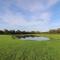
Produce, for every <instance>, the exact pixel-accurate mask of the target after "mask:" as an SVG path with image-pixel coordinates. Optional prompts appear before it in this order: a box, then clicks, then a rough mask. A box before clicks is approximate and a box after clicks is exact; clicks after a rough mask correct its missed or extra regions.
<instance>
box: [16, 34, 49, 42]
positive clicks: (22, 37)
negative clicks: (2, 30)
mask: <svg viewBox="0 0 60 60" xmlns="http://www.w3.org/2000/svg"><path fill="white" fill-rule="evenodd" d="M16 38H18V39H21V40H34V41H36V40H37V41H44V40H50V39H49V38H48V37H39V36H33V35H27V36H26V35H25V36H16Z"/></svg>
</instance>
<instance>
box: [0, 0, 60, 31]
mask: <svg viewBox="0 0 60 60" xmlns="http://www.w3.org/2000/svg"><path fill="white" fill-rule="evenodd" d="M55 28H60V0H0V29H15V30H17V29H19V30H26V31H32V30H34V31H48V30H49V29H55Z"/></svg>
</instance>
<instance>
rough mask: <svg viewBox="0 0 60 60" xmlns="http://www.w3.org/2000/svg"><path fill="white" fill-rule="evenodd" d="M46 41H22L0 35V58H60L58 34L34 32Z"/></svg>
mask: <svg viewBox="0 0 60 60" xmlns="http://www.w3.org/2000/svg"><path fill="white" fill-rule="evenodd" d="M37 35H38V36H46V37H49V38H50V40H48V41H23V40H18V39H13V38H12V37H11V35H0V60H60V34H36V36H37Z"/></svg>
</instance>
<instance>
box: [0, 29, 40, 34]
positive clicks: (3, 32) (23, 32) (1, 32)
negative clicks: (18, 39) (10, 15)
mask: <svg viewBox="0 0 60 60" xmlns="http://www.w3.org/2000/svg"><path fill="white" fill-rule="evenodd" d="M36 33H40V32H39V31H30V32H28V31H20V30H16V31H15V30H8V29H4V30H0V34H36Z"/></svg>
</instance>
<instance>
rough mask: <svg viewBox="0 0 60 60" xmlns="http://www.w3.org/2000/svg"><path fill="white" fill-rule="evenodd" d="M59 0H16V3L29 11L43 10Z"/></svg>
mask: <svg viewBox="0 0 60 60" xmlns="http://www.w3.org/2000/svg"><path fill="white" fill-rule="evenodd" d="M58 1H59V0H16V2H17V3H16V5H17V6H19V7H21V8H23V9H26V10H28V11H31V12H36V11H44V10H46V9H47V8H50V7H51V6H53V5H55V4H56V3H57V2H58Z"/></svg>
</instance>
